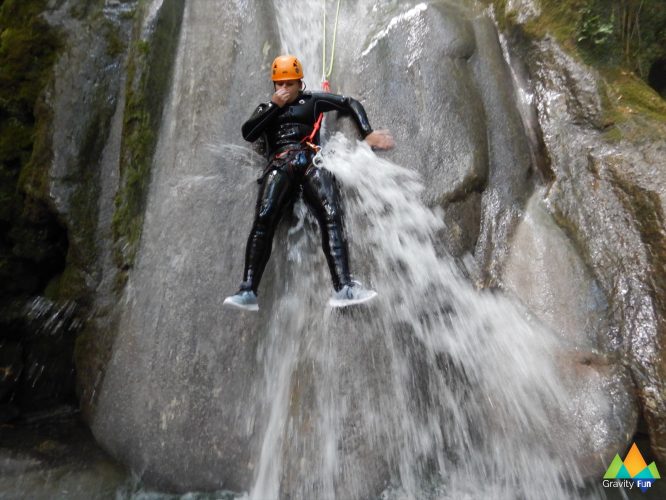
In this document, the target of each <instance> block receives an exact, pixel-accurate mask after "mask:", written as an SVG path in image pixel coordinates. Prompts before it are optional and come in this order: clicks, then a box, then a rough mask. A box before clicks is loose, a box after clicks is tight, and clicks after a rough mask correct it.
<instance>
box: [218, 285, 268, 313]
mask: <svg viewBox="0 0 666 500" xmlns="http://www.w3.org/2000/svg"><path fill="white" fill-rule="evenodd" d="M222 305H225V306H228V307H235V308H238V309H243V310H244V311H258V310H259V303H258V302H257V296H256V295H255V293H254V292H253V291H252V290H239V291H238V292H236V294H235V295H231V296H230V297H227V298H226V299H224V302H223V303H222Z"/></svg>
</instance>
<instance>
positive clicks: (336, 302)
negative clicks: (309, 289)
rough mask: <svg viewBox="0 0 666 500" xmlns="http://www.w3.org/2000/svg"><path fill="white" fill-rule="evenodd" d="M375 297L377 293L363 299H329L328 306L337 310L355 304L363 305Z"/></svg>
mask: <svg viewBox="0 0 666 500" xmlns="http://www.w3.org/2000/svg"><path fill="white" fill-rule="evenodd" d="M376 296H377V292H375V291H373V292H371V293H369V294H368V296H367V297H363V298H362V299H347V300H342V299H329V301H328V305H329V306H331V307H334V308H338V309H339V308H343V307H347V306H353V305H355V304H363V303H364V302H368V301H369V300H372V299H374V298H375V297H376Z"/></svg>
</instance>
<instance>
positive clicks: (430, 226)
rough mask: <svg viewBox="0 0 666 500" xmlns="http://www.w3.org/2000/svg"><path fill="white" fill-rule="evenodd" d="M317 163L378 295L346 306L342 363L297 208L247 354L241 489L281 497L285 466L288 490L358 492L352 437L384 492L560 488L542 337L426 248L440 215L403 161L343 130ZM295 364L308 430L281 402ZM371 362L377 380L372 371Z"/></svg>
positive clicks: (290, 393) (559, 402)
mask: <svg viewBox="0 0 666 500" xmlns="http://www.w3.org/2000/svg"><path fill="white" fill-rule="evenodd" d="M321 166H322V167H323V168H327V169H329V170H330V171H331V172H333V173H334V174H335V176H336V177H337V179H338V180H339V181H340V183H341V184H342V186H343V191H344V195H345V205H346V223H347V227H348V230H349V233H350V234H351V237H352V241H353V244H352V249H353V256H354V262H355V263H357V264H359V263H361V262H362V263H363V266H362V267H363V270H362V272H363V276H362V278H363V279H364V280H365V281H366V282H368V284H370V285H372V287H373V288H374V289H376V290H377V291H378V292H379V298H378V299H376V300H375V303H374V304H373V305H372V306H371V308H369V309H367V310H366V311H365V312H363V311H361V312H358V313H357V314H356V316H355V317H354V318H353V325H354V327H355V328H356V329H357V330H356V331H354V332H353V333H354V335H355V336H357V340H358V348H359V349H364V348H367V357H368V359H367V365H368V366H363V365H362V363H361V364H359V363H358V362H357V361H358V360H356V359H349V353H348V352H347V351H345V347H344V345H342V344H343V343H344V340H342V339H341V337H340V336H339V335H336V334H335V331H336V326H338V325H339V324H340V323H341V322H343V320H342V318H341V317H340V316H338V315H336V314H335V313H331V312H330V311H328V312H326V310H325V308H324V307H323V304H324V303H325V298H326V297H325V294H323V293H320V292H316V291H315V290H320V289H321V288H322V284H323V283H327V276H326V275H325V274H324V273H323V272H321V270H319V271H318V270H317V266H320V267H321V266H322V259H321V258H320V257H319V256H318V255H317V252H318V249H317V247H318V245H319V242H318V241H316V235H317V234H316V233H317V231H316V229H315V222H314V219H312V217H311V216H310V215H309V214H308V213H307V210H306V209H305V207H304V206H303V205H302V204H299V205H297V207H296V218H297V222H296V223H294V224H293V225H292V227H291V229H290V230H289V232H288V234H287V240H288V244H289V250H288V255H289V261H291V262H290V263H289V266H290V267H289V271H287V272H293V274H294V279H293V280H287V282H288V285H287V287H286V290H285V296H284V297H283V298H282V299H279V300H278V303H276V304H274V305H273V309H272V315H273V316H272V322H271V325H272V326H271V333H270V335H269V337H268V338H267V340H266V344H265V345H264V349H263V350H262V352H261V353H260V354H259V356H260V357H263V361H264V366H265V374H266V375H265V380H266V385H265V392H264V400H265V403H266V405H267V406H268V407H270V410H269V414H270V418H269V422H268V425H267V427H266V429H265V434H264V437H263V446H262V448H261V452H260V454H259V460H258V468H257V471H258V473H257V476H256V483H255V486H254V488H253V489H252V491H251V493H250V498H253V499H266V498H279V497H281V496H283V493H282V489H281V488H284V487H285V481H289V480H290V479H289V478H295V479H296V481H299V482H300V483H299V485H298V486H296V487H295V490H296V491H297V493H296V494H295V496H296V497H299V498H336V497H339V493H337V494H336V491H337V490H338V489H339V488H340V485H341V484H344V491H346V492H352V493H354V492H357V491H361V490H362V489H363V486H362V485H363V481H364V480H365V476H364V472H363V471H362V470H361V471H359V470H356V469H355V468H356V466H358V463H359V461H358V457H354V456H352V455H353V454H349V453H347V452H346V451H345V449H346V445H345V442H346V441H348V440H355V439H361V441H364V442H365V443H368V446H369V447H370V448H372V450H373V453H375V454H379V455H380V456H381V461H382V462H383V463H385V464H386V468H387V471H388V474H389V476H390V478H391V485H392V486H391V488H390V489H389V490H387V491H386V492H385V497H387V498H442V499H443V498H456V499H458V498H500V499H501V498H506V499H513V498H565V497H566V498H575V497H576V492H575V486H578V485H580V484H581V479H580V477H579V476H578V473H577V471H576V468H575V464H574V463H573V462H572V461H571V460H570V457H571V456H572V454H573V451H574V450H573V444H572V443H569V442H567V441H566V440H562V439H560V437H555V436H552V435H551V432H550V431H551V428H552V426H553V424H554V423H556V422H557V420H558V418H559V415H558V408H560V407H564V406H565V404H566V400H567V398H568V397H569V396H568V395H567V393H566V391H565V389H564V388H563V387H562V386H561V385H560V382H559V377H558V373H557V369H556V361H555V360H556V357H557V353H558V350H559V346H558V342H557V339H556V338H555V337H554V336H553V335H552V334H551V333H549V332H548V331H546V330H545V329H542V328H540V327H539V326H538V325H536V324H533V323H531V322H530V321H529V319H528V317H527V315H526V313H525V312H524V311H523V310H521V308H520V307H518V306H517V305H515V304H514V303H512V302H511V301H510V300H508V299H507V298H506V297H503V296H502V295H500V294H496V293H492V292H479V291H477V290H475V289H474V287H473V286H472V285H471V284H470V283H469V282H468V280H466V279H465V278H464V277H463V276H462V275H461V273H460V272H459V270H458V268H457V266H456V265H455V263H454V261H453V259H452V258H451V257H449V256H447V255H446V253H445V252H443V251H442V250H440V248H439V247H440V246H441V245H439V244H438V234H439V233H440V232H441V230H442V229H443V222H442V217H441V214H440V213H439V211H437V210H431V209H429V208H428V207H426V206H424V205H423V204H422V202H421V199H420V193H421V192H422V190H423V186H422V185H421V184H420V182H419V179H418V176H417V174H415V173H414V172H413V171H411V170H409V169H407V168H404V167H401V166H399V165H395V164H393V163H391V162H389V161H386V160H384V159H381V158H380V157H378V156H377V155H375V154H374V153H373V152H372V151H371V150H370V148H369V147H368V146H367V145H366V144H365V143H358V144H357V143H352V142H350V141H348V140H347V139H345V138H344V137H343V136H342V135H336V136H335V137H334V138H333V140H331V141H330V142H329V144H328V145H327V147H326V148H325V152H324V155H323V160H322V163H321ZM297 264H298V265H297ZM359 267H360V266H358V265H357V266H356V268H357V270H358V269H359ZM373 356H377V357H380V358H382V359H374V358H373ZM304 365H311V368H310V373H311V374H315V375H316V382H312V381H311V380H310V379H308V380H309V382H311V383H312V384H313V385H314V387H315V390H314V393H310V395H311V396H312V397H313V399H314V406H315V407H314V408H313V409H311V410H307V415H308V422H307V429H306V428H304V427H303V425H302V424H303V417H302V413H303V412H304V411H305V410H303V409H302V408H296V409H295V408H294V407H293V405H294V397H295V396H294V391H296V390H297V389H296V388H295V387H294V385H295V384H298V382H299V380H304V378H305V377H306V375H305V373H306V372H307V370H308V369H307V368H306V367H305V366H304ZM373 365H374V368H376V371H375V370H374V368H372V366H373ZM369 366H370V367H369ZM373 371H375V373H381V374H385V375H388V376H387V377H383V378H382V379H381V380H372V373H373ZM301 403H302V404H303V405H306V404H308V403H305V402H301ZM299 413H300V414H301V415H300V416H299ZM295 415H296V416H295ZM350 420H354V421H355V424H354V432H353V433H354V436H350V435H348V433H349V428H348V425H347V424H348V422H349V421H350ZM359 436H361V437H360V438H359ZM294 453H297V454H298V455H297V456H294V455H292V454H294ZM299 457H302V458H304V459H305V458H307V460H308V461H309V462H311V463H309V464H307V465H304V464H302V463H300V464H299V460H298V458H299ZM292 467H295V468H296V469H297V472H295V471H294V470H291V468H292ZM306 471H307V473H305V472H306ZM572 487H573V488H572ZM292 490H293V486H292ZM292 490H290V491H292ZM292 494H294V493H293V491H292ZM313 495H314V496H313Z"/></svg>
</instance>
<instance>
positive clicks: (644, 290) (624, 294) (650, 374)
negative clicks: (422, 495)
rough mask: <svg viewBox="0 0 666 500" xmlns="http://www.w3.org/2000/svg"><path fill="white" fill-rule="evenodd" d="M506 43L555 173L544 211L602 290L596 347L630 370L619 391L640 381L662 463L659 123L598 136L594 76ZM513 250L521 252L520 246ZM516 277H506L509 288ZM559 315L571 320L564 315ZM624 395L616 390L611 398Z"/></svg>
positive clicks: (662, 143)
mask: <svg viewBox="0 0 666 500" xmlns="http://www.w3.org/2000/svg"><path fill="white" fill-rule="evenodd" d="M509 45H510V46H511V47H512V48H513V49H515V50H516V52H517V53H518V55H519V56H520V58H521V59H522V60H523V61H525V62H526V64H527V68H528V72H529V74H530V75H531V86H532V88H533V90H534V104H535V106H536V109H537V113H538V118H539V123H540V127H541V131H542V134H543V142H544V144H545V147H546V150H547V154H548V157H549V160H550V168H551V169H552V172H553V176H554V180H553V182H552V184H550V185H549V186H548V190H547V192H546V195H545V198H544V201H545V204H546V206H547V208H548V211H549V212H550V213H551V214H552V216H553V217H554V220H555V221H556V223H557V224H558V225H559V226H560V227H561V228H563V229H564V231H565V232H566V234H567V236H568V238H570V240H571V242H572V243H573V245H574V246H575V248H576V249H577V250H576V253H578V254H579V255H580V258H581V259H582V262H584V266H585V267H587V269H588V270H589V273H590V275H589V277H588V278H585V279H586V280H587V281H588V283H592V282H596V283H597V284H598V286H599V288H600V290H601V292H602V294H603V296H604V297H605V302H607V304H608V308H607V310H606V313H605V319H604V322H605V326H604V327H603V328H601V329H600V330H599V331H598V332H597V334H596V348H597V349H599V350H600V351H601V352H604V353H607V354H608V355H609V356H610V359H611V360H612V361H610V363H611V364H615V365H616V366H615V368H614V369H617V370H622V369H621V368H620V366H622V365H624V366H628V367H629V374H630V378H629V379H626V380H627V381H626V383H625V384H624V387H623V389H622V391H623V392H625V393H626V392H631V391H633V390H634V388H633V384H636V390H637V394H638V410H639V411H640V412H642V414H643V416H644V417H645V419H646V421H647V423H648V427H649V431H650V437H651V444H652V447H653V450H654V452H655V453H656V454H657V456H659V457H660V459H664V458H666V453H665V451H664V450H666V444H665V443H666V440H665V438H664V436H665V434H664V429H665V425H664V419H663V415H664V414H665V413H664V409H665V406H664V405H665V404H666V400H665V399H664V385H663V384H664V382H663V381H664V377H663V375H664V363H663V357H664V353H663V347H662V346H663V345H664V344H663V335H664V331H665V330H664V324H663V317H664V309H663V306H664V304H663V300H662V297H663V283H664V278H663V276H664V272H663V269H664V262H665V261H664V251H663V249H664V239H663V234H664V229H665V228H664V220H663V202H664V196H665V194H666V190H665V189H664V186H665V185H666V184H665V180H666V179H665V178H664V175H663V169H662V168H660V165H662V164H663V158H664V152H665V151H666V140H665V139H664V137H666V135H665V133H664V129H663V126H662V125H660V124H658V123H653V124H650V125H649V126H648V127H646V128H645V129H644V130H643V131H642V132H639V130H640V126H639V125H637V122H627V123H623V124H618V127H619V130H620V131H621V135H622V136H623V137H624V138H623V139H621V140H619V141H617V140H615V141H613V142H611V141H610V139H609V136H608V135H607V134H606V135H605V134H604V133H603V131H604V130H605V127H607V126H609V122H608V118H607V115H606V113H605V110H604V103H603V99H602V97H603V95H604V90H603V87H602V86H601V83H600V78H599V76H598V75H597V74H596V73H595V72H594V71H593V70H592V69H590V68H589V67H586V66H584V65H582V64H581V63H579V62H577V61H575V60H574V59H573V58H572V57H571V56H569V55H567V54H566V53H565V52H564V51H563V50H562V49H561V48H560V47H559V46H558V45H557V44H556V43H555V42H554V41H553V40H551V39H544V40H540V41H532V42H529V41H527V40H525V39H524V38H523V39H517V40H513V45H512V41H511V40H509ZM611 125H612V123H611ZM640 136H642V138H640V139H639V137H640ZM514 243H515V244H516V245H518V246H520V245H521V243H519V242H518V239H516V240H515V241H514ZM512 274H513V276H515V274H514V273H513V272H512V271H509V272H508V273H507V275H506V277H507V279H508V281H511V279H512V277H511V275H512ZM585 274H587V273H585ZM590 280H591V281H590ZM549 289H550V285H549ZM553 293H554V294H555V297H557V296H559V295H560V294H564V293H567V292H566V291H564V290H559V291H557V290H555V291H553ZM527 300H528V301H529V298H527ZM551 303H552V302H551ZM576 309H579V307H577V308H576ZM560 311H561V312H560V313H559V314H568V309H566V308H562V309H560ZM560 326H561V324H560ZM581 333H582V331H581ZM581 338H583V336H581ZM601 373H602V372H600V374H601ZM621 397H624V396H622V394H620V393H618V392H614V393H612V394H611V398H612V399H611V401H615V402H618V401H619V399H618V398H621ZM630 422H631V421H630V420H628V421H627V424H629V423H630ZM627 430H628V431H629V430H630V427H627ZM630 435H631V432H626V433H625V432H618V433H617V439H618V440H619V442H618V443H617V448H623V447H624V446H626V444H627V442H628V439H629V437H628V436H630ZM625 440H626V441H625ZM611 451H612V450H610V449H609V451H608V453H611ZM610 458H612V455H609V459H610Z"/></svg>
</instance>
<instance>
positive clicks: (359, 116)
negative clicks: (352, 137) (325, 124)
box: [313, 93, 372, 138]
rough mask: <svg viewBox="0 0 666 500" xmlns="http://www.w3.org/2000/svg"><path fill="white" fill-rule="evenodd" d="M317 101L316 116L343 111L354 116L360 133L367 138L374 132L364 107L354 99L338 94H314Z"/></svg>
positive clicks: (315, 105)
mask: <svg viewBox="0 0 666 500" xmlns="http://www.w3.org/2000/svg"><path fill="white" fill-rule="evenodd" d="M313 97H314V99H315V104H314V108H315V109H314V111H315V116H318V115H319V113H321V112H326V111H334V110H337V111H342V112H344V113H348V114H350V115H351V116H352V118H353V119H354V121H355V122H356V126H357V127H358V130H359V132H360V133H361V135H362V136H363V138H365V137H366V136H367V135H368V134H370V133H371V132H372V127H371V126H370V121H369V120H368V115H367V114H366V113H365V108H364V107H363V105H362V104H361V103H360V102H358V101H357V100H356V99H354V98H352V97H345V96H341V95H337V94H324V93H322V94H316V95H315V94H313Z"/></svg>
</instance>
